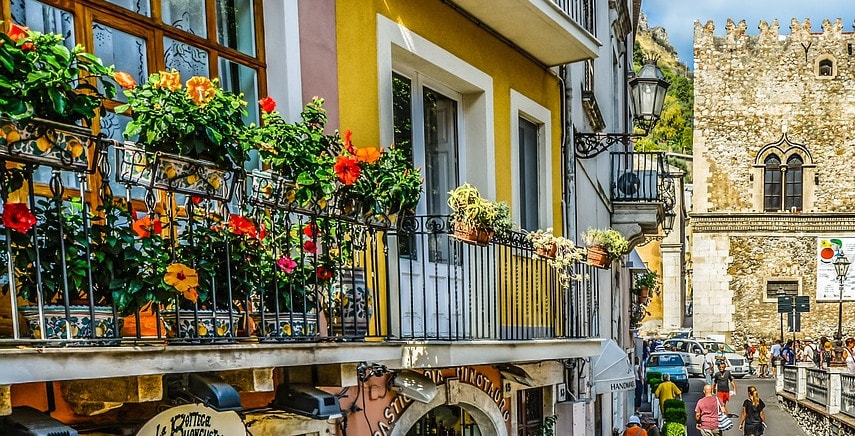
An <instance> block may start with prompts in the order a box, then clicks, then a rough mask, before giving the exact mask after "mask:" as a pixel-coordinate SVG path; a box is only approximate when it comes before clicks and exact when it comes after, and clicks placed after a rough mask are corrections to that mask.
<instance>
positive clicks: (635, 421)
mask: <svg viewBox="0 0 855 436" xmlns="http://www.w3.org/2000/svg"><path fill="white" fill-rule="evenodd" d="M623 436H649V435H648V434H647V430H645V429H643V428H641V420H640V419H639V418H638V416H635V415H632V416H630V417H629V421H627V422H626V430H624V431H623Z"/></svg>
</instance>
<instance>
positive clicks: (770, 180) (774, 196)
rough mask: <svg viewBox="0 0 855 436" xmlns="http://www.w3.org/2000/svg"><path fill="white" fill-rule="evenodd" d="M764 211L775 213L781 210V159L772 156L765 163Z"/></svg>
mask: <svg viewBox="0 0 855 436" xmlns="http://www.w3.org/2000/svg"><path fill="white" fill-rule="evenodd" d="M763 163H764V165H765V166H766V167H765V168H764V169H763V210H764V211H766V212H775V211H779V210H781V188H782V186H781V179H782V174H781V169H782V168H781V159H780V158H779V157H778V156H777V155H774V154H770V155H769V156H767V157H766V160H765V161H763Z"/></svg>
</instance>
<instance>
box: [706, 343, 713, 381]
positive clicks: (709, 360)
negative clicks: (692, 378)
mask: <svg viewBox="0 0 855 436" xmlns="http://www.w3.org/2000/svg"><path fill="white" fill-rule="evenodd" d="M713 374H715V354H713V353H710V352H709V350H707V349H706V348H704V378H706V382H707V384H708V385H711V384H712V376H713Z"/></svg>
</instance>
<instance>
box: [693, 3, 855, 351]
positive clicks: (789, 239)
mask: <svg viewBox="0 0 855 436" xmlns="http://www.w3.org/2000/svg"><path fill="white" fill-rule="evenodd" d="M789 27H790V30H789V32H787V31H786V30H781V31H780V32H779V24H778V21H777V20H775V21H773V22H772V23H767V22H765V21H761V22H760V24H759V34H756V35H754V34H752V35H748V34H746V28H747V25H746V23H745V21H744V20H743V21H741V22H739V23H734V22H733V21H732V20H728V21H727V25H726V26H725V29H726V34H725V35H724V36H717V35H714V29H715V27H714V25H713V23H712V22H707V23H706V25H701V23H700V22H696V23H695V54H694V56H695V132H694V154H695V159H694V168H693V169H694V197H693V205H692V214H691V218H690V221H691V232H692V242H693V243H692V249H691V258H692V259H691V261H692V281H691V284H692V291H693V306H694V334H695V335H696V336H706V335H711V334H717V335H724V336H725V337H727V339H728V341H729V342H732V343H735V344H738V345H741V344H742V343H743V341H744V340H749V341H752V343H753V342H754V341H757V340H759V339H766V340H769V339H774V338H778V337H780V336H781V321H780V319H781V318H780V315H779V314H778V311H777V297H778V296H783V295H789V296H807V297H809V301H810V312H808V313H804V314H802V317H801V333H798V334H797V336H798V337H799V338H801V337H805V336H812V337H814V338H816V337H818V336H822V335H826V336H828V337H829V338H831V337H832V336H833V335H834V334H835V333H836V332H837V325H838V301H839V298H840V289H841V288H840V287H839V282H838V277H837V275H836V273H835V270H834V267H833V265H832V262H833V260H834V259H835V258H836V257H837V256H839V255H840V253H841V251H842V252H843V253H845V254H846V255H847V256H848V257H849V259H855V170H853V164H855V57H853V46H855V34H853V33H851V32H844V31H843V30H842V29H843V25H842V23H841V20H840V19H838V20H836V22H831V21H829V20H825V21H824V22H823V24H822V29H821V32H812V31H811V25H810V21H809V20H806V21H805V22H804V23H799V22H798V21H796V20H795V19H793V20H792V23H791V24H790V26H789ZM852 276H855V271H852V272H850V273H849V277H847V279H846V280H845V282H844V284H845V286H843V289H844V291H843V298H844V299H853V297H855V280H852V278H851V277H852ZM853 309H855V304H852V303H844V304H843V334H844V335H845V336H849V335H855V311H853ZM783 326H784V335H785V336H787V337H789V338H792V337H793V334H792V333H788V332H787V329H788V321H787V317H786V316H784V321H783Z"/></svg>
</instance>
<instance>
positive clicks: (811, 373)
mask: <svg viewBox="0 0 855 436" xmlns="http://www.w3.org/2000/svg"><path fill="white" fill-rule="evenodd" d="M806 377H807V379H806V381H805V385H806V395H807V399H808V400H811V401H813V402H814V403H817V404H821V405H823V406H825V405H827V404H828V392H829V389H828V386H829V385H828V372H826V371H823V370H821V369H815V368H808V369H807V376H806Z"/></svg>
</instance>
